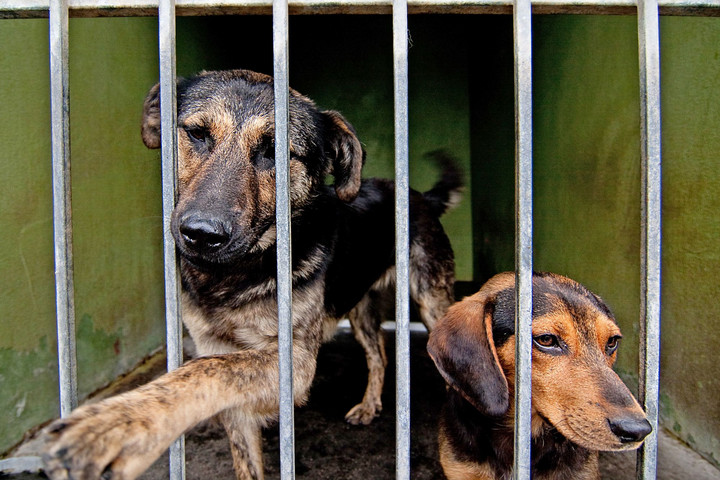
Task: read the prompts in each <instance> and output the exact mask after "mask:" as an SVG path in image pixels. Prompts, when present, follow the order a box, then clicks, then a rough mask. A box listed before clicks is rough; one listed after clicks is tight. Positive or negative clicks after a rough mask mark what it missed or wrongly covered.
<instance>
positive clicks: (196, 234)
mask: <svg viewBox="0 0 720 480" xmlns="http://www.w3.org/2000/svg"><path fill="white" fill-rule="evenodd" d="M178 232H179V234H180V239H179V240H181V242H182V244H183V246H184V247H185V249H187V250H191V251H193V252H194V253H196V254H199V255H208V254H213V253H216V252H218V251H220V250H222V249H223V248H224V247H226V246H227V245H228V244H229V243H230V241H231V239H232V223H231V222H230V221H228V220H224V219H222V218H219V217H216V216H207V217H201V216H198V215H188V216H186V217H184V218H182V219H181V220H180V222H179V225H178Z"/></svg>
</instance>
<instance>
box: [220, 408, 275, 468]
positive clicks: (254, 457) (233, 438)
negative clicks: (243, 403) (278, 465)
mask: <svg viewBox="0 0 720 480" xmlns="http://www.w3.org/2000/svg"><path fill="white" fill-rule="evenodd" d="M247 414H248V412H246V411H244V410H242V409H240V408H230V409H227V410H225V411H223V412H221V413H220V414H219V415H218V419H219V420H220V422H221V423H222V424H223V427H225V432H226V433H227V436H228V439H229V440H230V452H231V453H232V458H233V468H234V469H235V477H236V478H237V480H262V478H263V456H262V435H261V431H260V428H261V425H262V424H263V423H264V422H263V421H262V419H253V418H249V417H248V415H247Z"/></svg>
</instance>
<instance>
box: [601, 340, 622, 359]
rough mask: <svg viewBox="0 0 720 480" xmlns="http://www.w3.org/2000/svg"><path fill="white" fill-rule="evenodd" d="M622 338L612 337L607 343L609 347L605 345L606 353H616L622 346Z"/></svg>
mask: <svg viewBox="0 0 720 480" xmlns="http://www.w3.org/2000/svg"><path fill="white" fill-rule="evenodd" d="M621 338H622V337H620V336H618V335H616V336H614V337H610V339H609V340H608V341H607V345H605V352H606V353H607V354H608V355H612V354H613V353H615V350H617V348H618V347H619V346H620V339H621Z"/></svg>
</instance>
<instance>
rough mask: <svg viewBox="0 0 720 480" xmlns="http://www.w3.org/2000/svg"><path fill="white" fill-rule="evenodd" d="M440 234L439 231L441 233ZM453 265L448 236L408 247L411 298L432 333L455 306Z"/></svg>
mask: <svg viewBox="0 0 720 480" xmlns="http://www.w3.org/2000/svg"><path fill="white" fill-rule="evenodd" d="M441 233H442V232H441ZM454 286H455V262H454V261H453V253H452V249H451V247H450V243H449V241H448V240H447V237H446V236H445V235H444V234H443V235H437V236H435V237H429V236H425V237H424V238H423V239H422V241H421V240H420V239H416V240H415V241H413V242H412V243H411V248H410V297H411V298H412V300H413V301H414V302H415V304H416V305H417V308H418V313H419V314H420V320H421V321H422V322H423V324H424V325H425V328H427V330H428V332H431V331H432V329H433V328H435V323H437V321H438V320H440V319H441V318H442V316H443V315H445V312H446V311H447V309H448V308H449V307H450V305H452V304H453V303H454V300H455V299H454Z"/></svg>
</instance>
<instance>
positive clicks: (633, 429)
mask: <svg viewBox="0 0 720 480" xmlns="http://www.w3.org/2000/svg"><path fill="white" fill-rule="evenodd" d="M532 287H533V302H532V309H533V312H532V337H533V350H532V477H533V478H534V479H535V480H543V479H544V480H563V479H565V480H570V479H574V480H590V479H593V480H595V479H599V478H600V474H599V471H598V451H600V450H605V451H613V450H629V449H634V448H637V447H639V446H640V444H641V442H642V440H643V439H644V438H645V437H646V436H647V435H648V434H649V433H650V431H651V427H650V423H649V422H648V421H647V419H646V417H645V414H644V413H643V411H642V409H641V408H640V406H639V405H638V403H637V401H636V400H635V398H634V397H633V396H632V394H631V393H630V391H629V390H628V388H627V387H626V386H625V384H624V383H623V382H622V381H621V380H620V378H619V377H618V376H617V374H615V372H613V370H612V365H613V363H614V362H615V358H616V356H617V348H618V345H619V342H620V338H621V334H620V329H619V328H618V326H617V325H616V323H615V319H614V318H613V315H612V313H611V312H610V309H609V308H608V307H607V306H606V305H605V303H604V302H603V301H602V300H601V299H600V297H598V296H597V295H595V294H593V293H592V292H590V291H589V290H588V289H586V288H585V287H583V286H582V285H580V284H579V283H577V282H574V281H573V280H570V279H569V278H566V277H562V276H560V275H556V274H552V273H536V274H534V275H533V282H532ZM514 325H515V274H514V273H512V272H506V273H501V274H499V275H496V276H495V277H493V278H491V279H490V280H489V281H488V282H487V283H486V284H485V285H484V286H483V287H482V288H481V289H480V291H478V292H477V293H476V294H475V295H473V296H470V297H467V298H465V299H464V300H462V301H460V302H458V303H456V304H455V305H453V306H452V307H450V309H449V310H448V312H447V314H446V315H445V316H444V317H443V318H442V320H440V321H439V322H438V323H437V325H436V326H435V329H434V330H433V331H432V332H431V333H430V339H429V342H428V351H429V353H430V356H431V357H432V359H433V360H434V361H435V364H436V366H437V367H438V370H440V373H441V374H442V376H443V377H444V378H445V381H446V382H447V384H448V385H449V388H448V399H447V402H446V404H445V406H444V407H443V411H442V415H441V420H440V429H439V446H440V460H441V463H442V466H443V470H444V472H445V475H446V476H447V478H448V479H449V480H461V479H462V480H500V479H503V480H504V479H509V478H511V475H512V465H513V426H514V420H513V416H514V408H513V402H512V401H511V400H512V398H513V395H514V393H513V392H514V383H515V382H514V379H515V334H514V332H515V326H514Z"/></svg>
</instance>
